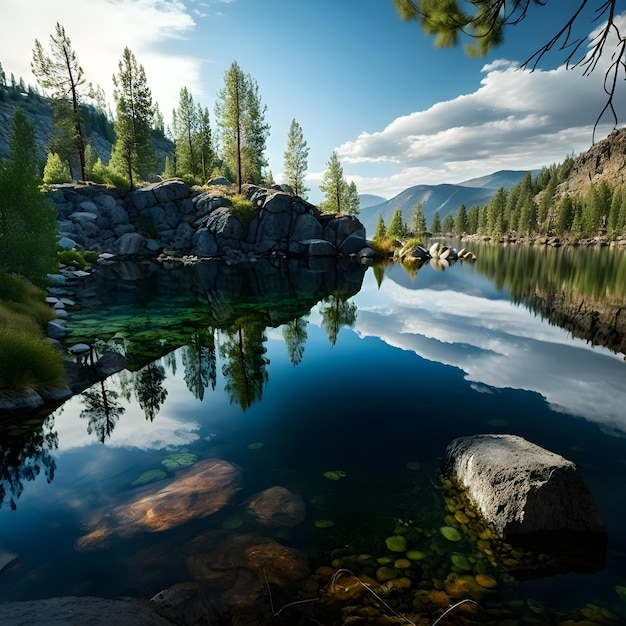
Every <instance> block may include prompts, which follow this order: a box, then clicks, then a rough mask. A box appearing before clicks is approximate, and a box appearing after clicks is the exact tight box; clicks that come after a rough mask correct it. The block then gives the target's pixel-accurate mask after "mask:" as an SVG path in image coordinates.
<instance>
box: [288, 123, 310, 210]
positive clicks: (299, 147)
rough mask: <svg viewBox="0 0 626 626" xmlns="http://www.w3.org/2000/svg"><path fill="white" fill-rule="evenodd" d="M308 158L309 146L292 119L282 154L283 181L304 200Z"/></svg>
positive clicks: (298, 125) (299, 127) (300, 128)
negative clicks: (285, 147) (285, 146)
mask: <svg viewBox="0 0 626 626" xmlns="http://www.w3.org/2000/svg"><path fill="white" fill-rule="evenodd" d="M308 158H309V147H308V146H307V143H306V141H305V140H304V135H303V133H302V127H301V126H300V124H298V122H296V120H295V119H293V120H291V126H290V127H289V134H288V135H287V150H286V151H285V154H284V159H285V160H284V167H285V181H286V183H287V184H288V185H289V186H290V187H291V188H292V189H293V192H294V194H295V195H296V196H300V197H302V198H304V199H305V200H306V197H307V196H306V192H307V191H309V188H308V187H306V186H305V177H306V170H307V167H308Z"/></svg>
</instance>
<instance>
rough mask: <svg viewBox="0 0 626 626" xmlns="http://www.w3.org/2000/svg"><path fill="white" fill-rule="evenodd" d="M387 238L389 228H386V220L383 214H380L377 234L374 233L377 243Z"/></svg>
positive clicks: (377, 222)
mask: <svg viewBox="0 0 626 626" xmlns="http://www.w3.org/2000/svg"><path fill="white" fill-rule="evenodd" d="M386 236H387V227H386V226H385V218H384V217H383V214H382V213H379V214H378V220H377V221H376V232H375V233H374V239H375V240H376V241H382V240H383V239H384V238H385V237H386Z"/></svg>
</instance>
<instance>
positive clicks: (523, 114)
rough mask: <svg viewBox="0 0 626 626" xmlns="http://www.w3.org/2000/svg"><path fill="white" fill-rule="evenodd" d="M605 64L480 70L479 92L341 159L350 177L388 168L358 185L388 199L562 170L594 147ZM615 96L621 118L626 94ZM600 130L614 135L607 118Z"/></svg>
mask: <svg viewBox="0 0 626 626" xmlns="http://www.w3.org/2000/svg"><path fill="white" fill-rule="evenodd" d="M622 21H624V20H622ZM591 36H592V37H593V33H592V35H591ZM608 49H610V48H607V50H608ZM605 56H606V55H605ZM608 62H609V59H607V58H604V59H602V60H601V63H600V64H599V65H598V67H597V68H596V70H595V71H594V72H593V73H592V74H591V75H590V76H583V75H582V68H581V67H578V68H574V69H566V67H565V66H561V67H559V68H557V69H554V70H550V71H544V70H540V69H537V70H535V71H530V70H525V69H520V67H519V64H518V63H517V62H514V61H510V60H506V59H498V60H496V61H494V62H492V63H490V64H487V65H485V66H484V67H483V69H482V72H483V74H484V76H483V78H482V80H481V85H480V87H479V88H478V89H477V90H476V91H475V92H473V93H469V94H464V95H460V96H458V97H457V98H454V99H452V100H448V101H445V102H439V103H437V104H434V105H433V106H431V107H430V108H429V109H426V110H424V111H416V112H413V113H410V114H408V115H403V116H401V117H398V118H396V119H395V120H393V121H392V122H390V123H389V124H388V125H387V126H386V127H385V128H384V129H383V130H381V131H378V132H371V133H368V132H363V133H361V134H360V135H359V136H358V137H357V138H356V139H355V140H353V141H348V142H345V143H344V144H342V145H340V146H339V147H338V148H337V154H338V156H339V158H340V159H341V161H342V164H343V166H344V171H345V172H346V175H347V176H348V177H350V171H351V170H353V171H359V170H360V169H361V166H363V165H364V164H372V163H373V164H378V165H387V166H388V168H391V172H392V173H391V175H390V176H388V177H378V178H376V177H374V178H369V177H361V178H358V177H355V182H356V183H357V186H358V188H359V192H360V193H382V192H383V190H384V191H385V192H386V195H387V197H391V196H392V195H394V194H396V193H399V192H400V191H402V190H404V189H406V188H407V187H410V186H412V185H415V184H419V183H422V182H424V181H428V182H429V183H430V184H438V183H458V182H462V181H463V180H467V179H469V178H473V177H475V176H481V175H484V174H487V173H490V172H493V171H497V170H500V169H535V168H537V167H541V166H542V165H550V164H552V163H559V162H561V161H562V160H563V159H564V158H565V156H567V155H568V154H571V153H573V154H578V153H580V152H583V151H585V150H587V149H589V147H590V146H591V144H592V141H593V125H594V123H595V121H596V118H597V116H598V115H599V114H600V112H601V111H602V108H603V107H604V104H605V102H606V94H605V92H604V84H603V81H604V75H605V71H606V67H607V64H608ZM621 82H623V81H621ZM618 89H619V90H620V91H619V92H618V100H617V102H616V108H618V110H619V108H620V105H621V104H623V100H624V89H623V86H622V85H621V84H619V85H618ZM602 122H603V124H602V125H600V126H599V127H598V129H597V130H596V137H603V136H605V135H606V134H607V133H608V132H609V131H610V130H611V129H612V123H613V120H612V119H610V116H607V117H605V118H604V119H603V120H602ZM383 195H385V193H383Z"/></svg>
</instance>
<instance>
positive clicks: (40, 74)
mask: <svg viewBox="0 0 626 626" xmlns="http://www.w3.org/2000/svg"><path fill="white" fill-rule="evenodd" d="M55 32H56V36H55V35H50V40H51V45H50V47H51V56H47V55H46V54H45V53H44V51H43V47H42V45H41V43H40V42H39V40H37V39H35V49H34V50H33V60H32V62H31V69H32V72H33V74H34V75H35V78H36V79H37V81H38V82H39V84H40V85H41V87H42V88H43V89H48V90H49V91H50V92H51V95H52V99H53V100H55V101H57V103H66V104H67V106H56V107H53V111H54V115H55V124H59V123H68V122H69V124H70V125H71V127H72V129H73V133H72V135H71V141H72V145H73V146H74V148H75V149H76V150H77V151H78V157H79V160H80V175H81V180H85V135H84V132H83V126H82V121H81V115H80V106H81V103H82V99H83V94H82V91H81V87H82V86H83V85H84V84H85V76H84V74H83V70H82V68H81V67H80V65H79V64H78V59H77V58H76V53H75V52H74V50H73V49H72V43H71V41H70V39H69V37H68V36H67V35H66V34H65V29H64V28H63V26H61V24H59V23H58V22H57V23H56V31H55Z"/></svg>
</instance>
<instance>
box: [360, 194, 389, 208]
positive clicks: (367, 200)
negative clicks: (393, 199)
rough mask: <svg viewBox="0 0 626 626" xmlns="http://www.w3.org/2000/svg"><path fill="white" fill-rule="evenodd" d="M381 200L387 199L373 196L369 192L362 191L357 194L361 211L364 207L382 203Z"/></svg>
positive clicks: (385, 200)
mask: <svg viewBox="0 0 626 626" xmlns="http://www.w3.org/2000/svg"><path fill="white" fill-rule="evenodd" d="M383 202H387V199H386V198H383V197H382V196H374V195H372V194H371V193H363V194H360V195H359V206H360V207H361V211H362V210H363V209H366V208H367V207H368V206H374V205H376V204H382V203H383Z"/></svg>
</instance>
